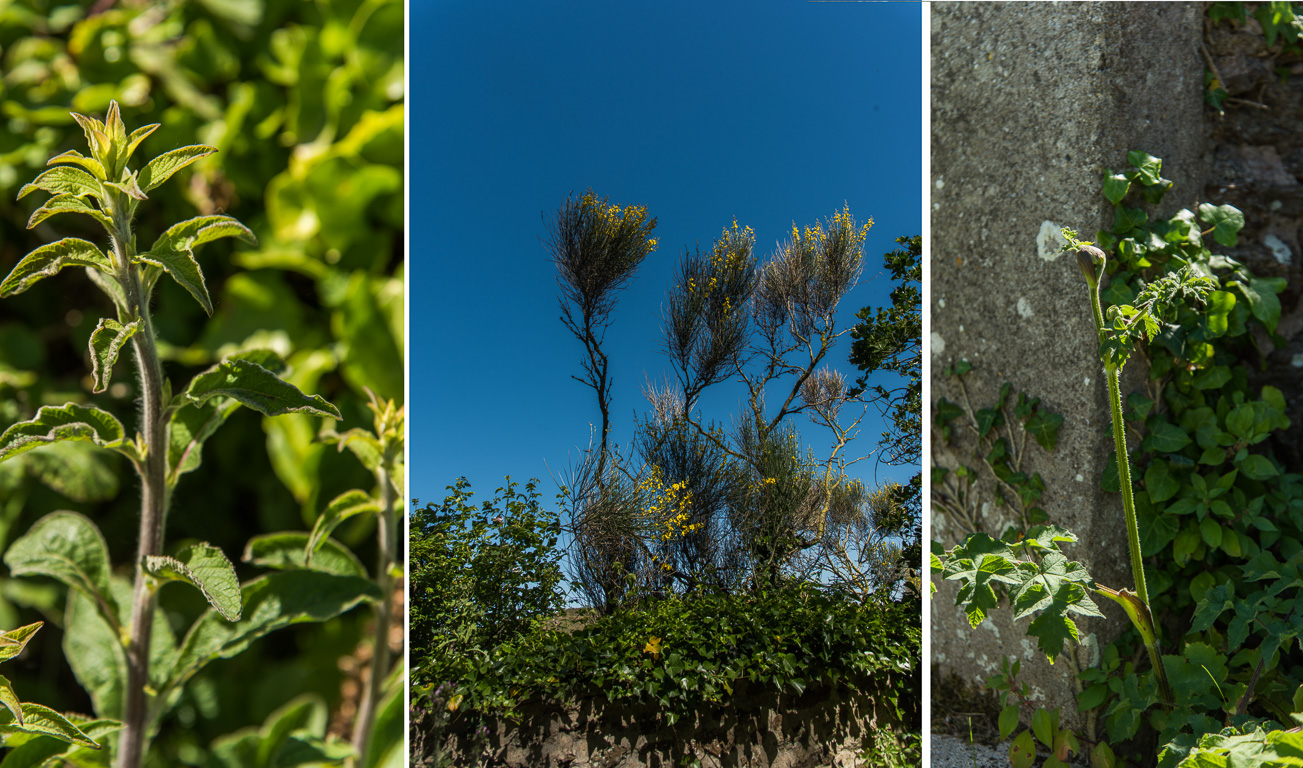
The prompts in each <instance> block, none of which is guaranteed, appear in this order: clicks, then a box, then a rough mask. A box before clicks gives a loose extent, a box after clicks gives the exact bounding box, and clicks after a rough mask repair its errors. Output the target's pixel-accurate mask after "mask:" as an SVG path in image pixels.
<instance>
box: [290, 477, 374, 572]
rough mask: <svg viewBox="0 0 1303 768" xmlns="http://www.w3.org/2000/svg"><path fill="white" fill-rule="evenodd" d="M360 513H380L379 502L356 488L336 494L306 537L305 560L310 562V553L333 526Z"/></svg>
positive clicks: (314, 550)
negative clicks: (310, 533) (309, 534)
mask: <svg viewBox="0 0 1303 768" xmlns="http://www.w3.org/2000/svg"><path fill="white" fill-rule="evenodd" d="M361 514H380V503H379V502H378V501H376V500H375V499H373V498H371V497H370V496H368V495H367V494H366V493H364V492H363V491H359V490H357V489H354V490H351V491H344V492H343V493H341V494H340V495H338V496H336V497H335V499H334V501H331V502H330V504H329V505H328V506H327V507H326V509H325V511H323V512H322V513H321V516H320V517H318V518H317V523H316V525H314V526H312V535H311V536H310V537H309V538H308V544H307V548H306V549H305V550H304V557H305V559H306V561H307V562H308V563H311V562H312V555H313V553H314V552H316V551H317V547H319V546H321V543H322V542H323V541H325V540H326V539H327V538H329V537H330V534H331V532H333V531H334V530H335V528H337V527H339V525H340V524H341V523H343V522H344V521H345V520H347V519H349V518H350V517H354V516H356V515H361Z"/></svg>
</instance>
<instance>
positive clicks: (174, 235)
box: [149, 216, 258, 253]
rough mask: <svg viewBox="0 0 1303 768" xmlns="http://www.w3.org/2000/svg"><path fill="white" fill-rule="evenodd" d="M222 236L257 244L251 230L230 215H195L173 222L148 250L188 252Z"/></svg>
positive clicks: (256, 239)
mask: <svg viewBox="0 0 1303 768" xmlns="http://www.w3.org/2000/svg"><path fill="white" fill-rule="evenodd" d="M223 237H234V238H238V239H240V240H243V241H244V242H246V243H248V244H249V245H257V244H258V238H256V237H254V236H253V231H252V230H250V229H249V228H248V227H246V226H244V225H243V224H241V223H240V222H239V221H237V220H236V219H234V218H232V217H230V216H196V217H195V218H193V219H187V220H185V221H183V222H180V223H179V224H173V225H172V226H170V227H168V229H167V231H166V232H164V233H163V234H161V235H159V236H158V239H157V240H155V241H154V244H153V245H152V246H150V248H149V250H150V252H151V253H152V252H156V251H172V252H177V253H190V252H192V251H193V250H194V249H195V248H197V247H199V246H201V245H203V244H204V243H211V242H212V241H214V240H218V239H221V238H223Z"/></svg>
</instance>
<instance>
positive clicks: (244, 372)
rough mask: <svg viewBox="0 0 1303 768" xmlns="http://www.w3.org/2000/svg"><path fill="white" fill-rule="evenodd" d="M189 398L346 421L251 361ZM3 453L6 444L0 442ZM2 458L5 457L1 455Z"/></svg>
mask: <svg viewBox="0 0 1303 768" xmlns="http://www.w3.org/2000/svg"><path fill="white" fill-rule="evenodd" d="M186 396H187V397H189V398H190V399H191V400H192V401H193V402H195V403H204V402H206V401H207V400H208V399H209V398H212V397H229V398H231V399H233V400H237V401H239V402H240V403H241V404H243V405H245V406H247V407H249V408H252V409H254V410H255V411H257V412H259V413H261V414H263V415H264V416H279V415H281V414H283V413H293V412H296V411H306V412H308V413H315V414H318V415H321V416H329V417H331V418H333V419H341V418H343V417H342V416H341V415H340V413H339V409H338V408H336V407H335V406H333V405H331V404H330V403H328V402H326V401H325V400H324V399H323V398H322V397H321V396H320V395H311V396H309V395H305V394H303V393H302V392H300V391H299V388H298V387H296V386H294V385H293V384H291V383H289V382H288V381H285V380H284V379H280V378H277V377H276V375H275V374H273V373H272V372H271V371H269V370H267V369H266V368H263V367H262V366H261V365H258V364H257V363H255V362H252V361H250V360H243V359H240V358H230V359H227V360H223V361H222V362H220V363H218V364H217V365H215V366H213V367H212V368H209V369H208V370H207V371H204V372H203V373H201V374H199V375H198V376H196V377H195V378H194V380H193V381H191V382H190V386H189V388H188V389H187V390H186ZM0 450H3V441H0ZM0 456H3V454H0Z"/></svg>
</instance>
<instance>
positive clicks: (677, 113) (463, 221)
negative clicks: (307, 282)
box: [408, 0, 925, 504]
mask: <svg viewBox="0 0 1303 768" xmlns="http://www.w3.org/2000/svg"><path fill="white" fill-rule="evenodd" d="M410 13H411V15H410V23H411V33H410V37H411V40H410V54H409V62H410V84H411V92H410V96H409V98H410V102H409V104H410V109H411V114H410V116H409V121H408V127H409V131H410V145H411V180H410V187H411V197H410V212H411V218H410V227H411V235H410V236H411V257H410V272H409V280H410V285H409V291H410V304H409V314H410V329H409V334H410V341H409V346H408V354H409V357H410V377H411V378H410V381H411V384H410V386H411V391H410V398H409V411H410V413H409V419H410V459H411V466H410V468H409V487H410V491H411V495H412V496H413V497H417V498H420V499H421V502H422V504H424V503H426V502H431V501H438V500H440V499H442V498H443V496H444V493H445V492H444V488H445V486H447V485H449V484H451V483H452V482H453V481H454V480H455V479H456V478H457V477H459V476H465V477H467V478H468V479H469V480H470V481H471V484H472V488H473V489H474V490H475V491H476V498H477V499H478V500H483V499H485V498H487V497H489V496H491V494H492V491H493V489H494V488H496V487H498V486H499V485H500V484H501V482H502V479H503V476H505V475H511V476H512V478H513V479H516V480H520V481H522V482H523V481H525V480H527V479H528V478H530V477H538V478H540V479H541V481H542V483H541V487H540V490H541V491H542V493H543V497H544V500H545V502H547V503H549V504H550V503H551V500H552V496H553V494H554V493H555V490H556V488H555V484H554V483H553V480H552V479H551V478H552V477H555V478H558V479H559V478H561V477H562V475H563V473H564V472H565V470H566V469H567V468H568V467H569V466H570V465H571V464H573V463H575V462H577V460H578V459H579V457H580V455H581V452H582V449H583V448H584V447H585V446H587V445H588V441H589V435H590V429H591V426H590V425H593V424H596V423H597V422H598V421H599V419H600V415H599V412H598V410H597V406H596V400H595V399H594V395H593V392H592V390H591V389H589V388H588V387H586V386H584V385H582V384H580V383H579V382H577V381H575V380H574V379H572V378H571V375H572V374H574V375H582V373H581V368H580V361H581V356H582V351H583V349H582V346H581V344H580V343H579V341H577V340H576V339H575V338H574V337H573V336H571V335H570V334H569V332H568V331H567V330H566V329H565V327H564V326H563V325H562V323H561V321H560V319H559V317H560V311H559V307H558V303H557V286H556V279H555V272H554V268H553V266H552V264H551V261H550V257H549V254H548V252H547V249H546V248H545V246H544V244H543V241H542V238H544V237H545V236H546V228H545V223H544V220H543V217H544V216H548V217H551V216H554V215H555V212H556V210H557V209H558V208H559V207H560V206H561V204H562V203H563V202H564V200H565V199H566V196H567V195H568V194H570V193H574V194H576V195H578V194H582V193H583V192H584V191H585V190H587V189H589V188H591V189H592V190H593V191H594V192H595V193H596V194H597V195H598V196H599V197H609V198H610V201H611V203H613V204H619V205H622V206H624V205H630V204H636V205H645V206H647V208H648V210H649V213H650V215H652V216H655V217H656V218H657V219H658V222H659V224H658V226H657V228H656V237H657V238H658V240H659V241H660V245H659V247H658V249H657V250H656V252H654V253H653V254H652V255H651V256H649V257H648V258H647V260H646V261H644V262H643V265H642V267H641V269H640V270H639V273H638V275H637V277H635V278H634V280H633V282H632V284H631V285H630V287H629V289H628V290H627V291H625V292H624V294H623V295H622V296H621V297H620V300H619V304H618V305H617V308H616V312H615V315H614V323H613V325H612V327H611V329H610V330H609V331H608V333H607V337H606V344H605V349H606V351H607V354H608V356H609V357H610V360H611V371H612V375H613V377H614V389H613V394H612V421H613V428H614V429H613V433H612V437H613V439H614V440H615V441H616V442H618V443H622V444H623V443H625V442H627V441H628V440H629V438H630V436H631V434H632V427H633V423H634V414H635V413H638V414H642V413H643V412H644V411H645V407H644V401H643V398H642V395H641V394H640V390H641V388H642V386H643V383H644V381H645V380H646V379H647V378H651V379H652V380H653V381H658V380H661V379H663V378H664V377H665V376H666V375H668V374H669V373H670V371H671V369H670V367H669V364H668V361H667V359H666V358H665V356H664V355H663V354H661V352H660V348H661V341H660V339H661V333H660V327H661V319H660V318H661V308H662V305H663V304H664V303H665V300H666V298H665V297H666V291H667V288H668V287H669V285H670V282H671V280H672V277H673V274H674V271H675V269H676V267H677V264H678V261H679V258H680V255H681V254H682V252H683V249H684V248H685V247H695V246H696V245H698V244H700V245H701V247H702V248H703V249H709V248H710V246H711V244H712V243H713V242H714V239H715V238H716V237H717V236H718V235H719V234H720V231H721V229H722V228H723V227H725V226H727V225H729V224H731V223H732V221H733V219H734V218H735V217H736V219H737V221H738V223H739V224H740V225H743V226H751V227H752V228H753V229H754V230H755V234H756V252H757V255H758V256H759V257H760V258H761V259H762V260H763V259H764V258H766V257H767V256H768V255H770V254H771V253H773V251H774V249H775V244H776V243H777V242H778V241H779V240H781V239H782V238H783V237H785V236H786V234H787V233H788V232H789V231H790V230H791V226H792V223H793V222H795V223H796V224H797V225H799V226H801V227H804V226H806V225H811V224H814V223H815V222H816V221H820V220H823V219H825V218H828V217H831V216H832V214H833V213H834V212H835V211H837V210H840V208H841V207H842V204H843V202H846V203H849V205H850V209H851V212H852V213H853V214H854V216H855V217H856V219H857V220H858V221H860V222H863V221H865V220H866V219H868V218H872V219H873V220H874V226H873V228H872V230H871V231H870V233H869V237H868V240H867V244H866V247H865V264H866V266H865V271H864V281H863V283H862V284H861V285H860V287H859V288H857V289H856V290H855V291H853V292H852V293H851V294H850V295H849V296H848V297H847V298H846V299H845V300H844V301H843V303H842V305H841V315H842V317H843V318H844V319H843V323H844V325H845V326H847V327H848V326H849V325H850V324H852V323H853V322H854V317H853V316H854V314H855V312H856V311H858V310H859V309H860V308H862V307H864V306H867V305H874V306H882V305H885V304H886V303H888V301H889V299H888V293H889V292H890V290H891V287H892V284H891V283H890V282H889V281H888V280H887V278H886V276H885V274H884V270H883V268H882V258H881V257H882V254H883V253H885V252H887V251H889V250H893V249H895V248H897V247H898V246H897V245H896V243H895V238H897V237H899V236H902V235H915V234H920V233H921V231H922V214H923V210H922V207H923V204H922V202H921V201H922V195H923V190H922V179H923V152H924V149H923V148H924V146H925V145H924V141H923V136H922V123H921V120H922V118H921V116H922V87H923V86H922V77H921V62H922V53H921V45H922V24H923V19H924V12H923V10H922V7H921V6H920V5H919V4H915V3H849V2H848V3H839V2H791V1H788V2H754V3H753V2H747V3H696V2H657V3H645V4H638V5H635V4H628V3H610V2H604V3H597V2H586V1H576V2H556V3H535V2H513V3H484V2H470V1H466V2H460V1H459V2H450V1H442V2H430V1H429V0H412V3H411V6H410ZM849 341H850V340H849V338H845V339H843V341H842V343H841V344H840V345H839V347H838V348H837V349H836V350H834V352H833V354H832V355H831V362H833V363H835V364H836V365H837V366H838V367H839V368H841V369H842V370H843V372H845V373H846V374H847V376H848V378H852V379H853V378H854V375H855V374H856V371H855V370H854V368H853V367H852V366H850V365H849V364H848V363H847V362H846V358H847V355H848V354H849ZM886 383H888V384H890V383H891V382H890V381H887V382H886ZM739 398H740V395H739V394H738V392H737V391H736V390H732V389H730V390H724V391H719V392H716V393H715V394H714V395H713V396H711V397H710V398H707V399H706V400H705V401H704V403H703V405H704V407H705V408H706V414H707V416H708V417H713V418H716V419H719V420H722V421H724V422H726V423H727V422H729V421H730V419H731V418H732V416H733V415H734V414H736V413H738V412H739V411H738V406H739V405H740V399H739ZM800 423H808V422H804V421H802V422H798V424H800ZM881 431H882V427H881V424H880V422H877V421H876V417H875V416H872V415H871V416H870V418H869V420H868V421H867V422H866V424H865V426H864V428H863V430H862V437H861V440H860V441H859V444H858V450H859V452H860V453H866V452H868V451H869V450H871V448H872V445H873V443H875V442H876V439H877V435H878V434H879V433H880V432H881ZM806 432H807V433H808V434H809V440H808V441H807V442H809V443H810V444H811V445H812V446H813V447H814V448H815V449H816V452H817V451H818V450H819V449H821V447H822V445H823V442H824V441H823V435H821V434H820V433H818V432H817V431H815V430H813V429H812V428H811V429H809V430H806ZM857 468H858V469H859V475H860V476H861V477H863V478H864V479H865V480H867V481H870V482H873V481H875V480H876V481H882V480H885V479H888V478H892V479H898V480H904V479H905V478H906V477H907V476H908V475H910V474H912V472H911V471H908V470H903V469H891V468H878V469H877V470H876V474H875V468H874V465H873V462H872V461H869V462H862V463H861V464H859V465H857Z"/></svg>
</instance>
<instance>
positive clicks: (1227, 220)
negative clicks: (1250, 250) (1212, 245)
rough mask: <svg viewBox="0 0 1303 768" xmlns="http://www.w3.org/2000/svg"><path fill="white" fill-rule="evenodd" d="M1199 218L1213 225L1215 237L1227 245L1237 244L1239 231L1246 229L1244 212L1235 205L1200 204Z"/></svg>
mask: <svg viewBox="0 0 1303 768" xmlns="http://www.w3.org/2000/svg"><path fill="white" fill-rule="evenodd" d="M1199 219H1200V220H1201V221H1203V222H1204V223H1205V224H1209V225H1211V226H1212V227H1213V239H1215V240H1216V241H1217V242H1218V243H1221V244H1222V245H1224V246H1226V247H1228V248H1229V247H1231V246H1233V245H1235V243H1236V241H1237V240H1238V239H1239V238H1238V237H1237V235H1238V233H1239V231H1240V230H1241V229H1244V214H1243V213H1240V210H1239V209H1238V208H1236V207H1235V206H1233V205H1212V204H1211V203H1203V204H1201V205H1200V206H1199Z"/></svg>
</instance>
